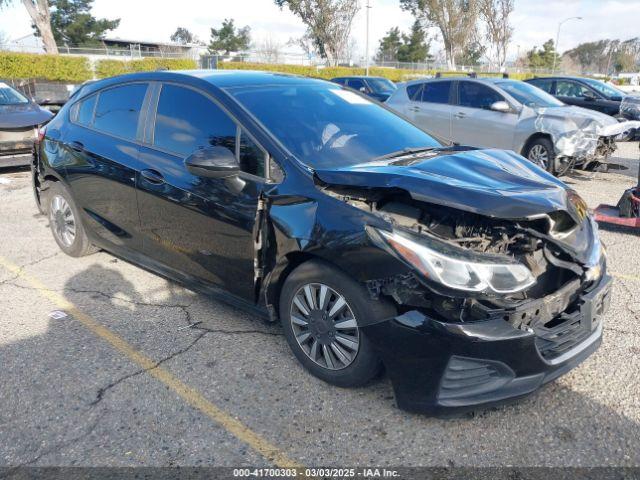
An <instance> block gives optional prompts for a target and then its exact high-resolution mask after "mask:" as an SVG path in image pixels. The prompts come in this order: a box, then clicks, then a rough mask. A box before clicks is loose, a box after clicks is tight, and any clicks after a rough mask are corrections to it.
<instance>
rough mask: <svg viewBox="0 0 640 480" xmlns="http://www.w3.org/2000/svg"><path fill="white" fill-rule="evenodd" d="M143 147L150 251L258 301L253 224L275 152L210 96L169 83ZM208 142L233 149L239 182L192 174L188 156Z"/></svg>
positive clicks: (142, 199)
mask: <svg viewBox="0 0 640 480" xmlns="http://www.w3.org/2000/svg"><path fill="white" fill-rule="evenodd" d="M155 97H156V99H155V102H154V103H157V107H156V112H155V115H152V119H151V121H150V123H149V128H148V131H149V134H148V137H147V138H146V139H145V142H146V143H147V145H146V146H143V147H141V152H140V160H141V162H142V163H143V169H142V170H141V172H140V174H139V176H138V205H139V209H140V221H141V226H142V227H141V228H142V232H143V235H144V237H143V238H144V251H145V254H146V255H147V256H149V257H151V258H152V259H154V260H156V261H158V262H160V263H162V264H163V265H164V266H166V267H169V268H171V269H173V270H174V271H176V272H179V274H181V275H187V276H188V277H190V278H191V279H195V280H198V281H202V282H205V283H207V284H211V285H214V286H216V287H220V288H223V289H225V290H227V291H229V292H231V293H232V294H234V295H236V296H238V297H242V298H244V299H247V300H253V294H254V292H253V275H254V264H253V259H254V244H253V237H252V234H253V228H254V224H255V217H256V211H257V205H258V198H259V196H260V194H261V192H262V188H263V185H264V183H265V165H266V162H267V155H266V153H265V151H264V150H263V149H262V148H260V147H259V146H258V145H257V144H256V142H255V141H254V140H253V139H252V138H251V137H250V136H249V135H248V134H247V132H245V131H244V130H243V129H242V128H240V127H239V126H238V125H237V124H236V123H235V122H234V120H233V119H232V118H231V117H230V116H229V115H228V114H227V112H226V111H225V110H223V109H222V108H221V107H220V106H219V105H218V104H217V103H216V102H215V101H214V99H212V98H211V97H209V96H208V95H207V94H205V93H203V92H200V91H198V90H194V89H192V88H191V87H187V86H183V85H178V84H171V83H164V84H162V85H161V86H159V88H158V92H157V93H156V94H155ZM205 146H222V147H225V148H228V149H229V150H230V151H231V152H233V153H234V154H235V155H236V156H237V158H239V160H240V165H241V168H242V170H243V173H242V174H241V175H240V176H239V177H236V178H235V179H212V178H204V177H198V176H194V175H192V174H191V173H190V172H189V171H188V170H187V169H186V167H185V165H184V160H185V158H186V157H187V156H189V155H190V154H191V153H193V152H194V151H195V150H196V149H198V148H202V147H205Z"/></svg>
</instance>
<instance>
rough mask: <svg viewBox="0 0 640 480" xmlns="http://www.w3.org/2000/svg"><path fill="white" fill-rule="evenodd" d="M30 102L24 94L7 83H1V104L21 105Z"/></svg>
mask: <svg viewBox="0 0 640 480" xmlns="http://www.w3.org/2000/svg"><path fill="white" fill-rule="evenodd" d="M25 103H29V100H27V98H26V97H25V96H23V95H22V94H20V93H18V92H16V91H15V90H14V89H13V88H11V87H10V86H9V85H7V84H5V83H0V105H21V104H25Z"/></svg>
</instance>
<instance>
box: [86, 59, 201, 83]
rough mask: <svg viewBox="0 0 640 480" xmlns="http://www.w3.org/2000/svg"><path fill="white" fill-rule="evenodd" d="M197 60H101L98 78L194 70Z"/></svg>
mask: <svg viewBox="0 0 640 480" xmlns="http://www.w3.org/2000/svg"><path fill="white" fill-rule="evenodd" d="M196 68H198V65H197V62H196V61H195V60H189V59H176V58H143V59H140V60H129V61H124V60H99V61H97V62H96V66H95V73H96V77H97V78H106V77H113V76H115V75H122V74H124V73H134V72H149V71H153V70H160V69H166V70H194V69H196Z"/></svg>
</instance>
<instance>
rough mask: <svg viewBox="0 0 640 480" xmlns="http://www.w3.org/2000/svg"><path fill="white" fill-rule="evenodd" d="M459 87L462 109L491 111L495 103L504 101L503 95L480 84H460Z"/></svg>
mask: <svg viewBox="0 0 640 480" xmlns="http://www.w3.org/2000/svg"><path fill="white" fill-rule="evenodd" d="M458 85H459V87H458V93H459V101H458V104H459V105H460V106H461V107H468V108H481V109H484V110H489V109H490V108H491V105H493V104H494V103H496V102H502V101H504V97H503V96H502V95H500V94H499V93H498V92H496V91H495V90H494V89H492V88H490V87H488V86H486V85H483V84H481V83H479V82H460V83H459V84H458Z"/></svg>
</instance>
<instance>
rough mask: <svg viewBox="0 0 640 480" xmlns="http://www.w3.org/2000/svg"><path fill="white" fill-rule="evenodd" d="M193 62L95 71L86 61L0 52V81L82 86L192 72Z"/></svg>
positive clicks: (113, 64) (98, 66) (121, 64)
mask: <svg viewBox="0 0 640 480" xmlns="http://www.w3.org/2000/svg"><path fill="white" fill-rule="evenodd" d="M197 67H198V65H197V63H196V61H195V60H188V59H171V58H143V59H140V60H130V61H125V60H98V61H97V62H95V65H94V70H92V68H91V63H90V62H89V59H88V58H86V57H69V56H64V55H36V54H29V53H11V52H0V78H20V79H25V78H35V79H40V80H51V81H61V82H70V83H82V82H84V81H85V80H90V79H92V78H94V75H95V77H96V78H105V77H112V76H114V75H121V74H123V73H133V72H147V71H152V70H159V69H161V68H164V69H167V70H193V69H195V68H197Z"/></svg>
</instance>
